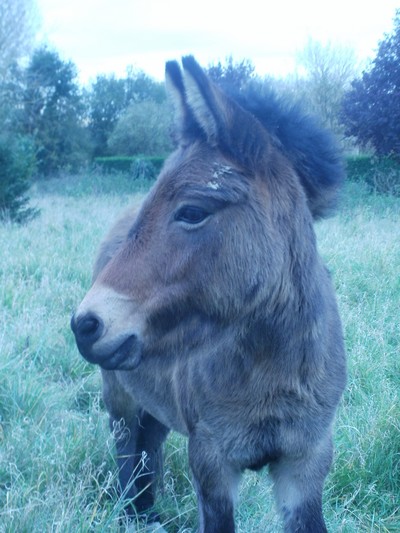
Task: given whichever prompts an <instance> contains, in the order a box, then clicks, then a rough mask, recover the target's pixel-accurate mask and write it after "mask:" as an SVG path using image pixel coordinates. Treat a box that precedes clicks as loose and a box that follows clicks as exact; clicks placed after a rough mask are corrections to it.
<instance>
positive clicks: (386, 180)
mask: <svg viewBox="0 0 400 533" xmlns="http://www.w3.org/2000/svg"><path fill="white" fill-rule="evenodd" d="M346 167H347V176H348V179H350V180H351V181H356V182H363V183H366V184H367V185H368V186H369V187H370V188H371V189H372V190H374V191H376V192H378V193H382V194H392V195H394V196H400V163H399V162H398V161H396V160H395V159H393V158H391V157H377V156H369V155H360V156H352V157H348V158H347V161H346Z"/></svg>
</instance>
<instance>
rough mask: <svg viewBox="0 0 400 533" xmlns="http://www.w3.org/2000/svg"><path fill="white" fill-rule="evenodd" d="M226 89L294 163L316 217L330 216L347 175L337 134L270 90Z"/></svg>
mask: <svg viewBox="0 0 400 533" xmlns="http://www.w3.org/2000/svg"><path fill="white" fill-rule="evenodd" d="M223 90H224V92H225V93H226V94H228V95H229V96H230V97H231V98H232V99H233V100H235V101H236V102H237V103H238V104H239V105H240V106H241V107H242V108H243V109H245V110H246V111H248V112H250V113H251V114H252V115H253V116H255V117H256V118H257V119H258V120H259V121H260V122H261V123H262V125H263V126H264V127H265V129H266V130H267V131H268V132H269V134H270V135H271V137H272V138H273V139H274V141H275V144H276V146H277V148H278V149H280V150H281V151H282V152H284V154H285V155H286V157H287V158H288V159H289V160H290V162H291V163H292V165H293V167H294V170H295V171H296V172H297V174H298V175H299V177H300V180H301V184H302V186H303V188H304V189H305V192H306V194H307V198H308V203H309V207H310V210H311V212H312V215H313V217H314V218H321V217H326V216H329V215H330V214H331V213H332V212H333V211H334V209H335V207H336V204H337V200H338V192H339V190H340V187H341V185H342V183H343V180H344V176H345V172H344V167H343V160H342V156H341V150H340V149H339V147H338V144H337V141H336V139H335V137H334V135H333V134H332V133H331V132H330V131H329V130H327V129H326V128H324V127H322V126H321V125H320V124H319V123H318V120H317V119H316V118H315V117H313V116H311V115H309V114H307V113H305V112H304V110H303V109H302V108H301V106H300V104H293V103H289V102H287V101H286V100H285V99H284V98H279V97H278V96H277V95H276V93H275V92H274V91H273V90H272V89H270V88H265V87H264V88H263V89H261V90H260V86H259V85H257V86H253V85H251V84H250V85H249V86H248V87H247V88H245V89H243V90H241V91H240V92H239V91H235V90H233V89H232V88H228V87H226V86H224V87H223Z"/></svg>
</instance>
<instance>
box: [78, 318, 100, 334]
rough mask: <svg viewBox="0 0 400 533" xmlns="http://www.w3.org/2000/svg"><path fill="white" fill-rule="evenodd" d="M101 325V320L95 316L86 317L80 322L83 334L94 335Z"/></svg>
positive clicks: (79, 325) (80, 331) (80, 330)
mask: <svg viewBox="0 0 400 533" xmlns="http://www.w3.org/2000/svg"><path fill="white" fill-rule="evenodd" d="M99 326H100V322H99V321H98V319H97V318H95V317H90V318H86V319H85V320H84V321H83V322H82V323H78V327H79V333H80V334H81V335H93V334H94V333H96V331H97V329H98V328H99Z"/></svg>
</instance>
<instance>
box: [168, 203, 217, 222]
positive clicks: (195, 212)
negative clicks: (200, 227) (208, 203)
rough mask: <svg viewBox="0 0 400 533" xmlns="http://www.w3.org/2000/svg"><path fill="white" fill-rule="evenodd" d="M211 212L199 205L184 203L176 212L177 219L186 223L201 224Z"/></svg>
mask: <svg viewBox="0 0 400 533" xmlns="http://www.w3.org/2000/svg"><path fill="white" fill-rule="evenodd" d="M209 215H210V213H209V212H208V211H206V210H205V209H203V208H202V207H198V206H197V205H184V206H182V207H181V208H180V209H179V210H178V211H177V212H176V213H175V220H177V221H179V222H185V223H186V224H193V225H195V224H200V222H203V220H205V219H206V218H207V217H208V216H209Z"/></svg>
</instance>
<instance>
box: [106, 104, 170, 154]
mask: <svg viewBox="0 0 400 533" xmlns="http://www.w3.org/2000/svg"><path fill="white" fill-rule="evenodd" d="M171 123H172V114H171V109H170V108H169V106H168V104H167V103H165V102H163V103H158V102H154V101H152V100H147V101H144V102H135V103H132V104H131V105H130V106H129V107H128V108H127V110H126V111H125V113H124V114H123V115H122V116H121V117H120V119H119V120H118V122H117V125H116V126H115V129H114V131H113V133H112V134H111V136H110V137H109V139H108V147H109V150H110V152H111V153H114V154H122V155H131V156H132V155H138V154H141V155H146V156H151V155H155V154H162V155H164V154H167V153H169V152H170V151H171V149H172V148H173V146H172V141H171V135H170V130H171Z"/></svg>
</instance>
